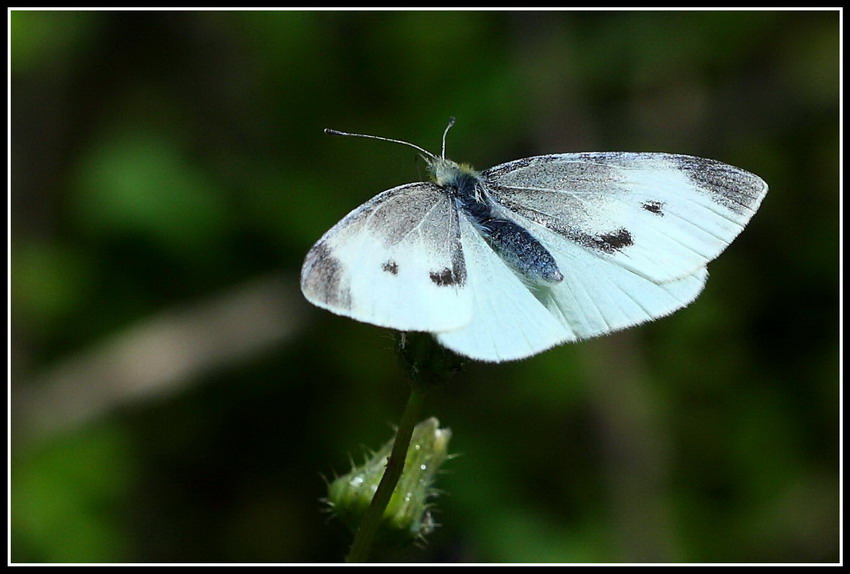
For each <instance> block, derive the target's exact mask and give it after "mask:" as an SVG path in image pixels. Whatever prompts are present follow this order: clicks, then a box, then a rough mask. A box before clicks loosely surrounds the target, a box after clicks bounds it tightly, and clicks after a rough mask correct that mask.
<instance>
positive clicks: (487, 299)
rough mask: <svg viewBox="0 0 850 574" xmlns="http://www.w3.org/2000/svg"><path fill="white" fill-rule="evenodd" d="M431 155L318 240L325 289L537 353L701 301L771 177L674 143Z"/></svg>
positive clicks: (451, 340)
mask: <svg viewBox="0 0 850 574" xmlns="http://www.w3.org/2000/svg"><path fill="white" fill-rule="evenodd" d="M452 124H453V120H452V122H450V123H449V125H448V127H447V128H446V130H445V132H444V133H443V149H442V153H441V155H440V156H439V157H438V156H436V155H434V154H432V153H430V152H428V151H426V150H424V149H422V148H420V147H419V146H416V145H414V144H411V143H408V142H404V141H400V140H393V139H389V138H381V137H377V136H369V135H363V134H350V133H345V132H339V131H335V130H325V131H326V132H327V133H329V134H332V135H350V136H358V137H367V138H372V139H379V140H383V141H390V142H394V143H401V144H404V145H408V146H411V147H413V148H415V149H417V150H418V151H419V152H421V153H422V154H423V155H424V159H425V161H426V162H427V163H428V167H429V170H430V172H431V174H432V176H433V181H430V182H421V183H410V184H407V185H402V186H399V187H395V188H393V189H389V190H387V191H385V192H383V193H381V194H378V195H377V196H375V197H374V198H372V199H371V200H369V201H367V202H366V203H364V204H363V205H361V206H360V207H358V208H357V209H355V210H354V211H352V212H351V213H349V214H348V215H346V216H345V217H344V218H343V219H342V221H340V222H339V223H337V224H336V225H335V226H334V227H333V228H332V229H331V230H330V231H328V232H327V233H325V235H324V236H323V237H322V238H321V239H320V240H319V241H318V242H317V243H316V244H315V245H314V246H313V248H312V249H310V252H309V253H308V254H307V257H306V259H305V261H304V266H303V268H302V269H301V290H302V291H303V293H304V296H305V297H306V298H307V300H309V301H310V302H311V303H313V304H314V305H317V306H319V307H323V308H325V309H328V310H329V311H332V312H334V313H337V314H339V315H345V316H347V317H351V318H353V319H357V320H358V321H364V322H366V323H372V324H375V325H379V326H382V327H389V328H393V329H398V330H401V331H428V332H431V333H433V334H434V336H435V337H436V338H437V340H438V341H439V342H440V343H441V344H442V345H444V346H445V347H448V348H449V349H451V350H453V351H455V352H456V353H459V354H461V355H465V356H467V357H470V358H472V359H478V360H482V361H510V360H515V359H522V358H525V357H530V356H531V355H534V354H536V353H539V352H541V351H544V350H546V349H549V348H551V347H553V346H555V345H558V344H560V343H565V342H569V341H576V340H578V339H585V338H588V337H594V336H596V335H603V334H605V333H610V332H612V331H616V330H618V329H624V328H626V327H630V326H633V325H637V324H639V323H643V322H645V321H650V320H652V319H656V318H658V317H661V316H664V315H667V314H669V313H672V312H673V311H676V310H677V309H681V308H682V307H684V306H685V305H687V304H688V303H690V302H691V301H693V300H694V299H695V298H696V297H697V295H698V294H699V292H700V291H701V290H702V288H703V285H704V284H705V281H706V279H707V277H708V271H707V270H706V264H707V263H708V262H709V261H711V260H713V259H714V258H716V257H717V256H718V255H719V254H720V253H721V252H722V251H723V249H724V248H725V247H726V246H727V245H728V244H729V243H730V242H731V241H732V240H733V239H734V238H735V237H736V236H737V235H738V233H740V232H741V230H742V229H743V228H744V226H745V225H746V224H747V222H748V221H749V220H750V218H751V217H752V216H753V214H754V213H755V211H756V210H757V209H758V207H759V204H760V203H761V201H762V199H764V196H765V194H766V193H767V184H766V183H765V182H764V181H762V179H761V178H759V177H758V176H756V175H753V174H751V173H749V172H746V171H744V170H742V169H739V168H736V167H733V166H730V165H726V164H723V163H720V162H718V161H714V160H710V159H703V158H698V157H692V156H687V155H674V154H667V153H628V152H594V153H566V154H551V155H542V156H536V157H530V158H526V159H518V160H515V161H510V162H508V163H503V164H501V165H497V166H496V167H492V168H490V169H487V170H484V171H481V172H478V171H475V170H473V169H472V168H470V167H469V166H466V165H462V164H457V163H455V162H453V161H451V160H448V159H446V157H445V145H446V143H445V142H446V133H447V132H448V130H449V128H450V127H451V126H452Z"/></svg>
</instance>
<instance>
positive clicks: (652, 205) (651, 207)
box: [641, 201, 664, 217]
mask: <svg viewBox="0 0 850 574" xmlns="http://www.w3.org/2000/svg"><path fill="white" fill-rule="evenodd" d="M641 207H642V208H644V209H645V210H647V211H648V212H650V213H654V214H655V215H658V216H660V217H664V212H663V211H662V210H661V208H662V207H664V202H661V201H645V202H643V203H642V204H641Z"/></svg>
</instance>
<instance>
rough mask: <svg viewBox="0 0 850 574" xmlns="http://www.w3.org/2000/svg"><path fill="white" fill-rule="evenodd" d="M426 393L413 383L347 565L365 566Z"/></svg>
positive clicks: (426, 388)
mask: <svg viewBox="0 0 850 574" xmlns="http://www.w3.org/2000/svg"><path fill="white" fill-rule="evenodd" d="M427 390H428V386H427V385H422V384H416V383H414V384H412V385H411V386H410V397H408V399H407V405H405V407H404V413H403V414H402V416H401V422H400V423H399V425H398V431H396V436H395V440H394V442H393V448H392V452H391V453H390V456H389V458H388V459H387V468H386V470H384V476H383V477H382V478H381V482H380V483H379V484H378V489H377V490H376V491H375V496H373V497H372V502H371V503H370V505H369V509H368V510H367V511H366V515H365V516H364V517H363V522H361V523H360V528H358V529H357V534H355V535H354V543H353V544H352V545H351V550H350V551H349V553H348V557H347V558H346V561H347V562H365V561H366V559H367V558H368V557H369V552H370V550H371V549H372V543H373V541H374V539H375V533H376V532H377V531H378V527H379V526H380V525H381V521H382V520H383V518H384V511H385V510H386V508H387V505H388V504H389V502H390V499H391V498H392V494H393V491H394V490H395V487H396V485H397V484H398V480H399V478H400V477H401V472H402V470H404V461H405V459H406V458H407V449H408V447H409V446H410V437H411V435H412V434H413V427H415V426H416V423H417V421H418V420H419V416H420V413H421V412H422V405H423V404H424V403H425V395H426V393H427Z"/></svg>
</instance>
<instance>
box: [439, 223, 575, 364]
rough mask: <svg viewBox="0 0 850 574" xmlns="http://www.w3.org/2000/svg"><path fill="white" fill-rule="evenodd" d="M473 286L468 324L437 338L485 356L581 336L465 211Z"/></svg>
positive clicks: (521, 353)
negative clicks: (536, 292) (535, 291)
mask: <svg viewBox="0 0 850 574" xmlns="http://www.w3.org/2000/svg"><path fill="white" fill-rule="evenodd" d="M460 226H461V237H462V242H463V251H464V254H465V256H466V265H467V272H468V281H469V284H468V287H469V290H470V292H471V293H473V294H474V296H473V302H472V318H471V320H470V321H469V323H468V324H467V325H465V326H464V327H463V328H461V329H458V330H453V331H450V332H447V333H437V334H436V335H435V336H436V338H437V340H438V341H439V342H440V344H442V345H443V346H444V347H447V348H449V349H451V350H453V351H455V352H456V353H459V354H461V355H464V356H467V357H471V358H473V359H478V360H480V361H490V362H500V361H511V360H515V359H522V358H525V357H530V356H531V355H534V354H537V353H539V352H541V351H544V350H546V349H548V348H550V347H553V346H555V345H557V344H558V343H563V342H567V341H573V340H575V339H576V338H577V337H576V335H575V334H574V333H573V332H572V331H571V330H570V329H569V325H566V324H564V323H562V322H561V321H559V320H558V318H557V317H556V316H555V315H553V314H552V313H551V312H550V311H549V310H547V308H546V307H545V306H544V305H543V304H541V302H540V301H539V300H538V299H537V298H535V296H534V294H533V293H532V292H531V291H530V290H529V289H528V287H527V286H526V284H525V283H524V282H523V281H522V280H521V279H520V278H519V277H518V276H517V274H516V273H514V272H513V271H512V270H511V269H510V267H508V265H506V264H505V262H504V261H503V260H502V259H501V258H500V257H499V256H498V255H497V254H496V252H495V251H493V250H492V249H491V248H490V246H489V245H487V243H486V242H485V241H484V238H483V237H482V236H481V234H480V233H479V232H478V231H477V230H476V229H475V228H474V227H473V225H472V223H471V222H470V221H469V220H468V219H467V218H465V217H461V219H460Z"/></svg>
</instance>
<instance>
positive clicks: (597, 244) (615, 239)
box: [576, 227, 634, 254]
mask: <svg viewBox="0 0 850 574" xmlns="http://www.w3.org/2000/svg"><path fill="white" fill-rule="evenodd" d="M576 241H578V242H579V243H581V244H582V245H584V246H585V247H588V248H590V249H596V250H598V251H602V252H603V253H608V254H612V253H614V252H615V251H620V250H621V249H624V248H626V247H629V246H630V245H633V244H634V240H633V239H632V234H631V233H629V230H628V229H626V228H625V227H621V228H620V229H617V230H616V231H612V232H611V233H604V234H602V235H597V236H593V235H580V236H578V237H576Z"/></svg>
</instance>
